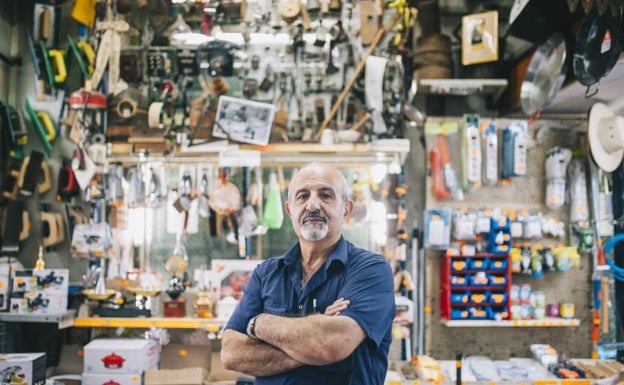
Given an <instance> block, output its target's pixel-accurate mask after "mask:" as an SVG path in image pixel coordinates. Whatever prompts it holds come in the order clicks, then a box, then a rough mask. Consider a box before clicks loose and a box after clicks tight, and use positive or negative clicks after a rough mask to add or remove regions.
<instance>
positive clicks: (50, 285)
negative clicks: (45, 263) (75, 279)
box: [13, 269, 69, 295]
mask: <svg viewBox="0 0 624 385" xmlns="http://www.w3.org/2000/svg"><path fill="white" fill-rule="evenodd" d="M24 291H44V292H46V293H64V294H65V295H67V292H68V291H69V269H42V270H32V269H29V270H16V271H15V275H14V278H13V292H24Z"/></svg>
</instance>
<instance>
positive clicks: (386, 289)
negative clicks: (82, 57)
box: [221, 163, 395, 385]
mask: <svg viewBox="0 0 624 385" xmlns="http://www.w3.org/2000/svg"><path fill="white" fill-rule="evenodd" d="M285 210H286V213H287V214H288V216H289V217H290V218H291V221H292V224H293V227H294V230H295V233H296V235H297V237H298V238H299V242H297V243H296V244H295V245H294V246H292V247H291V248H290V249H289V250H288V251H286V253H285V254H284V255H282V256H279V257H273V258H269V259H267V260H265V261H263V262H262V263H261V264H260V265H258V267H257V268H256V269H255V270H254V272H253V274H252V277H251V279H250V281H249V283H248V284H247V286H246V287H245V291H244V294H243V298H242V299H241V302H240V303H239V305H238V307H237V308H236V310H235V311H234V314H233V315H232V317H231V318H230V320H229V321H228V324H227V325H226V327H225V331H224V332H223V339H222V345H221V361H222V363H223V366H224V367H225V368H226V369H229V370H236V371H239V372H242V373H246V374H250V375H253V376H255V384H257V385H264V384H297V385H305V384H315V385H317V384H323V385H332V384H340V385H347V384H352V385H382V384H383V383H384V380H385V375H386V371H387V368H388V359H387V356H388V349H389V346H390V343H391V328H392V320H393V319H394V316H395V302H394V288H393V276H392V270H391V268H390V266H389V264H388V263H387V261H386V260H385V258H383V257H382V256H380V255H378V254H375V253H373V252H370V251H368V250H364V249H361V248H359V247H356V246H354V245H353V244H351V243H350V242H348V241H347V240H346V239H345V238H344V237H343V236H342V233H341V228H342V225H343V223H344V222H345V219H346V218H348V217H349V214H351V212H352V211H353V201H352V200H351V198H350V196H349V184H348V182H347V180H346V178H345V177H344V176H343V175H342V173H340V172H339V171H338V170H336V169H334V168H332V167H329V166H327V165H325V164H321V163H311V164H309V165H307V166H305V167H303V168H302V169H301V170H299V172H297V173H296V174H295V175H294V177H293V178H292V181H291V184H290V187H289V189H288V200H287V201H286V202H285Z"/></svg>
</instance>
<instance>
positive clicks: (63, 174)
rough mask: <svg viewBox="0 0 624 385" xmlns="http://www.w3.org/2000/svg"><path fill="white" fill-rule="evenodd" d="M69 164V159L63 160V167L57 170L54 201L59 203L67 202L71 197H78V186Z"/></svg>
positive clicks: (70, 161)
mask: <svg viewBox="0 0 624 385" xmlns="http://www.w3.org/2000/svg"><path fill="white" fill-rule="evenodd" d="M71 163H72V160H71V159H69V158H64V159H63V165H62V167H61V168H60V169H59V175H58V182H57V192H56V200H57V201H59V202H69V201H70V200H71V199H72V198H73V197H75V196H78V195H80V185H79V184H78V180H77V179H76V174H75V173H74V169H73V168H72V166H71Z"/></svg>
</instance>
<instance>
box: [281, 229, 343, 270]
mask: <svg viewBox="0 0 624 385" xmlns="http://www.w3.org/2000/svg"><path fill="white" fill-rule="evenodd" d="M348 250H349V243H348V242H347V240H346V239H345V238H344V236H342V235H341V236H340V239H339V240H338V244H336V247H334V250H332V252H331V254H330V255H329V258H327V261H326V262H325V269H327V268H328V267H329V266H331V264H332V263H333V262H334V261H337V262H340V263H342V265H343V266H345V265H346V264H347V255H348ZM300 260H301V247H300V244H299V242H297V243H295V244H294V245H293V246H292V247H291V248H290V249H288V251H286V252H285V253H284V255H282V256H281V257H280V261H279V265H280V267H283V266H292V265H294V264H295V263H299V261H300Z"/></svg>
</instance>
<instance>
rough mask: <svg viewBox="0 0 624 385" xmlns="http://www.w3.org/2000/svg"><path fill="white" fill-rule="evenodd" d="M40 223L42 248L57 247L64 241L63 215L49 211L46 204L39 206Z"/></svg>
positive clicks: (49, 208)
mask: <svg viewBox="0 0 624 385" xmlns="http://www.w3.org/2000/svg"><path fill="white" fill-rule="evenodd" d="M41 221H42V224H43V234H42V238H43V239H42V243H43V247H50V246H55V245H58V244H59V243H61V242H63V241H64V240H65V223H64V219H63V215H62V214H61V213H59V212H54V211H51V207H50V205H48V204H43V205H41Z"/></svg>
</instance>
